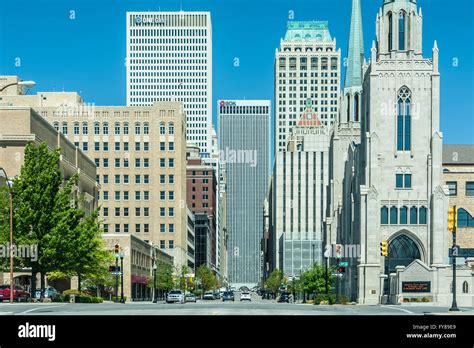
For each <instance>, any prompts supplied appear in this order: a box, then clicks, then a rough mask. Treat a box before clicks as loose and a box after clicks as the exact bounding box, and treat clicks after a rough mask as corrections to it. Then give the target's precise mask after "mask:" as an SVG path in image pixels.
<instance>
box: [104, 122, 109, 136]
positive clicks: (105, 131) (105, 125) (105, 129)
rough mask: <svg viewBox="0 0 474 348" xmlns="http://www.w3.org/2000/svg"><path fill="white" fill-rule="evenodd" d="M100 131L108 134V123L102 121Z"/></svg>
mask: <svg viewBox="0 0 474 348" xmlns="http://www.w3.org/2000/svg"><path fill="white" fill-rule="evenodd" d="M102 133H103V134H104V135H109V124H108V123H107V122H104V124H103V125H102Z"/></svg>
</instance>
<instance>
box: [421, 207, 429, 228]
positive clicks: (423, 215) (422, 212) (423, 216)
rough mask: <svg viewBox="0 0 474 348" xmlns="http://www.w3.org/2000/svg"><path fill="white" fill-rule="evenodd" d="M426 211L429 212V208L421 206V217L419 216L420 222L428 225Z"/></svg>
mask: <svg viewBox="0 0 474 348" xmlns="http://www.w3.org/2000/svg"><path fill="white" fill-rule="evenodd" d="M426 213H427V210H426V207H421V208H420V212H419V214H420V217H419V219H420V220H419V223H420V225H426Z"/></svg>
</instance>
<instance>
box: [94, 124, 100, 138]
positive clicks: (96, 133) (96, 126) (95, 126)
mask: <svg viewBox="0 0 474 348" xmlns="http://www.w3.org/2000/svg"><path fill="white" fill-rule="evenodd" d="M94 134H95V135H99V134H100V125H99V122H95V123H94Z"/></svg>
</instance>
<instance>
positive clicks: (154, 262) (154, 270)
mask: <svg viewBox="0 0 474 348" xmlns="http://www.w3.org/2000/svg"><path fill="white" fill-rule="evenodd" d="M157 268H158V266H157V265H156V261H155V260H154V259H153V303H156V302H157V300H156V269H157Z"/></svg>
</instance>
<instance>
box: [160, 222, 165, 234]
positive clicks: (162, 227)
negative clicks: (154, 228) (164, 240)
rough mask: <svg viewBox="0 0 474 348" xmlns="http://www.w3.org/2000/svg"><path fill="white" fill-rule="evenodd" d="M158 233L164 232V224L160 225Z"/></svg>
mask: <svg viewBox="0 0 474 348" xmlns="http://www.w3.org/2000/svg"><path fill="white" fill-rule="evenodd" d="M160 232H161V233H165V232H166V225H165V224H160Z"/></svg>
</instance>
